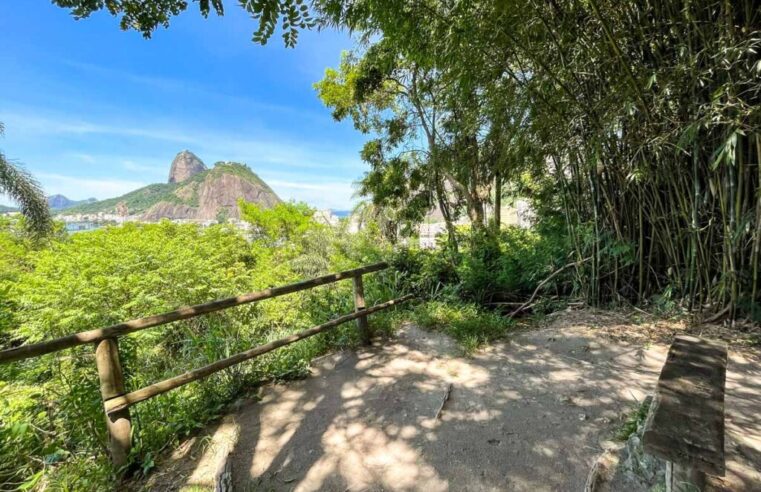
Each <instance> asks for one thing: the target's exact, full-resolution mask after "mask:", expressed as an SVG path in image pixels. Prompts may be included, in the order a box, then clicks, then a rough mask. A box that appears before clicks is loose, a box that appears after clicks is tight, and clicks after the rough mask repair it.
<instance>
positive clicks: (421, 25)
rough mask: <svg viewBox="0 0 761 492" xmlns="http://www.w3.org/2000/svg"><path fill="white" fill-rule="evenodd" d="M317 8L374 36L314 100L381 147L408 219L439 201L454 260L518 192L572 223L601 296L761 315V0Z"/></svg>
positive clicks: (569, 231)
mask: <svg viewBox="0 0 761 492" xmlns="http://www.w3.org/2000/svg"><path fill="white" fill-rule="evenodd" d="M316 4H317V5H318V7H320V8H322V10H321V11H322V12H323V15H324V16H325V18H326V19H327V20H328V21H329V22H333V23H336V24H338V25H346V26H349V27H351V28H352V29H355V30H357V31H359V32H361V33H363V34H364V36H365V37H364V39H365V42H364V44H362V45H361V46H360V47H358V49H357V50H356V52H355V53H352V54H348V55H344V57H343V58H342V60H341V64H340V66H339V68H338V69H337V70H328V71H327V72H326V77H325V79H324V80H323V81H321V82H320V83H319V84H317V89H318V91H319V94H320V97H321V98H322V99H323V101H324V102H325V103H326V104H327V105H328V106H329V107H330V108H331V109H332V110H333V114H334V116H335V117H336V118H338V119H343V118H352V119H353V121H354V123H355V126H356V127H357V128H358V129H359V130H360V131H363V132H367V133H368V134H369V135H373V138H372V139H371V140H370V141H369V142H368V144H367V145H366V146H365V150H364V152H363V158H364V159H365V160H366V161H367V162H368V164H369V165H370V166H371V171H370V172H369V173H368V174H367V176H366V177H365V179H364V180H363V187H364V191H365V192H366V193H367V194H368V195H370V196H372V197H373V199H374V201H375V202H376V204H378V205H380V206H383V207H387V208H391V209H392V210H396V211H398V212H397V217H398V218H399V219H400V220H411V221H415V220H417V219H419V216H420V214H421V213H422V211H424V210H426V209H427V208H428V207H430V206H431V205H432V204H436V205H438V206H439V207H440V208H441V210H442V212H443V215H444V218H445V220H447V222H448V223H450V226H449V235H450V244H451V246H452V248H453V249H454V250H456V248H457V244H456V234H455V231H454V228H453V227H452V226H451V221H452V220H453V219H455V218H456V217H457V215H458V214H459V213H462V212H461V211H464V212H466V213H467V214H468V215H469V218H470V219H471V222H472V223H473V226H474V227H473V229H474V232H475V233H477V234H480V233H479V231H486V232H487V233H488V231H487V224H486V220H485V218H486V214H484V210H485V209H487V208H488V206H492V205H497V204H498V203H499V200H500V198H501V197H502V196H503V195H506V194H507V195H510V194H514V193H518V194H521V195H523V196H527V197H529V198H530V199H531V200H532V203H533V206H534V210H535V211H536V212H537V214H538V218H539V220H540V221H541V220H546V219H549V220H556V219H561V220H562V221H563V222H564V224H565V229H566V232H565V234H566V236H567V237H568V238H569V240H570V241H571V243H570V248H569V253H570V254H569V257H568V258H567V261H568V263H569V264H572V265H571V266H573V267H574V268H573V269H569V270H568V271H569V273H572V274H574V275H575V276H576V277H577V278H578V279H579V280H580V282H578V283H577V285H576V287H577V288H576V291H577V292H578V293H579V294H580V295H583V296H584V297H585V298H586V299H587V300H588V301H589V302H591V303H600V302H609V301H615V302H618V301H621V300H627V301H630V302H646V301H648V300H649V299H653V298H666V299H673V300H674V301H676V302H680V303H682V305H683V306H684V307H685V308H688V309H692V310H694V311H707V312H708V313H720V314H727V315H729V316H730V317H736V316H738V315H747V314H753V312H754V311H755V309H756V307H757V305H758V302H759V295H761V292H759V288H758V287H759V275H758V273H759V272H758V270H759V265H758V255H759V245H760V244H761V215H760V212H761V193H759V192H758V190H759V186H761V180H760V179H759V176H761V166H759V156H760V155H761V140H759V138H760V137H759V130H760V129H761V128H760V126H761V118H759V116H760V115H761V104H759V103H761V100H760V99H759V98H760V97H761V80H760V78H759V74H760V73H761V61H760V60H759V56H758V50H759V49H760V48H761V36H760V35H759V28H761V10H759V9H758V5H757V3H755V2H752V1H748V0H746V1H738V2H710V1H709V2H686V3H685V2H682V1H666V2H644V3H642V2H623V3H621V2H613V1H600V0H594V1H590V2H579V1H576V0H568V1H561V2H535V1H533V0H516V1H509V2H446V1H444V2H440V1H423V2H419V1H396V2H381V1H375V0H363V1H351V2H331V1H326V2H316ZM338 5H342V6H343V7H344V8H336V7H337V6H338ZM475 239H476V240H481V239H482V234H481V235H477V236H476V238H475Z"/></svg>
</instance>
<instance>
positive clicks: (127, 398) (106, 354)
mask: <svg viewBox="0 0 761 492" xmlns="http://www.w3.org/2000/svg"><path fill="white" fill-rule="evenodd" d="M386 268H388V264H387V263H376V264H374V265H368V266H365V267H362V268H355V269H353V270H347V271H344V272H339V273H333V274H330V275H324V276H322V277H317V278H313V279H310V280H304V281H302V282H297V283H294V284H289V285H284V286H281V287H273V288H270V289H265V290H262V291H258V292H251V293H248V294H243V295H240V296H237V297H230V298H227V299H220V300H217V301H213V302H209V303H206V304H198V305H195V306H187V307H181V308H179V309H176V310H174V311H170V312H167V313H163V314H158V315H155V316H148V317H145V318H139V319H134V320H132V321H126V322H124V323H119V324H116V325H112V326H108V327H105V328H99V329H96V330H89V331H83V332H80V333H75V334H73V335H68V336H65V337H61V338H56V339H54V340H48V341H44V342H39V343H33V344H29V345H22V346H20V347H14V348H11V349H7V350H3V351H0V364H4V363H8V362H13V361H18V360H22V359H29V358H33V357H39V356H41V355H45V354H49V353H52V352H57V351H59V350H64V349H67V348H71V347H76V346H78V345H84V344H88V343H94V344H96V347H95V364H96V366H97V369H98V377H99V379H100V392H101V398H102V399H103V408H104V410H105V414H106V425H107V428H108V432H109V435H110V451H111V459H112V461H113V463H114V465H115V466H116V467H117V468H121V467H123V466H124V465H126V464H127V460H128V456H129V451H130V447H131V440H130V433H131V427H132V424H131V420H130V413H129V407H130V406H131V405H134V404H136V403H138V402H141V401H144V400H147V399H149V398H153V397H154V396H157V395H160V394H162V393H166V392H167V391H171V390H173V389H176V388H179V387H180V386H184V385H186V384H188V383H191V382H193V381H198V380H199V379H203V378H205V377H208V376H210V375H212V374H214V373H216V372H219V371H221V370H223V369H226V368H228V367H231V366H233V365H236V364H240V363H241V362H244V361H247V360H250V359H253V358H255V357H258V356H260V355H262V354H266V353H267V352H271V351H273V350H275V349H277V348H280V347H283V346H285V345H289V344H291V343H294V342H297V341H299V340H303V339H305V338H309V337H311V336H314V335H317V334H318V333H322V332H324V331H327V330H329V329H331V328H335V327H336V326H338V325H341V324H343V323H347V322H349V321H352V320H357V327H358V329H359V331H360V336H361V339H362V342H363V343H369V341H370V332H369V328H368V324H367V316H368V315H370V314H372V313H375V312H378V311H382V310H384V309H388V308H390V307H391V306H394V305H396V304H400V303H402V302H405V301H408V300H410V299H412V297H413V296H412V295H406V296H403V297H400V298H398V299H393V300H390V301H387V302H384V303H382V304H378V305H376V306H372V307H369V308H368V307H366V306H365V293H364V285H363V281H362V276H363V275H365V274H368V273H373V272H377V271H380V270H384V269H386ZM344 279H352V280H353V282H354V312H353V313H351V314H346V315H344V316H340V317H338V318H335V319H333V320H330V321H328V322H326V323H323V324H320V325H317V326H314V327H312V328H309V329H306V330H303V331H300V332H298V333H294V334H292V335H289V336H287V337H284V338H281V339H279V340H274V341H272V342H269V343H266V344H264V345H260V346H258V347H254V348H251V349H249V350H246V351H244V352H241V353H239V354H236V355H233V356H232V357H228V358H226V359H222V360H219V361H216V362H213V363H211V364H209V365H206V366H203V367H200V368H198V369H193V370H191V371H188V372H186V373H184V374H180V375H179V376H175V377H172V378H169V379H166V380H164V381H160V382H158V383H154V384H151V385H149V386H146V387H145V388H140V389H138V390H135V391H131V392H127V390H126V388H125V386H124V375H123V372H122V367H121V361H120V359H119V349H118V345H117V337H120V336H122V335H127V334H129V333H134V332H136V331H139V330H144V329H146V328H151V327H154V326H160V325H165V324H168V323H172V322H174V321H179V320H184V319H189V318H194V317H196V316H201V315H203V314H208V313H213V312H216V311H222V310H225V309H229V308H232V307H236V306H241V305H243V304H249V303H252V302H257V301H262V300H264V299H271V298H273V297H279V296H283V295H286V294H292V293H294V292H299V291H303V290H308V289H312V288H314V287H318V286H320V285H325V284H330V283H334V282H338V281H340V280H344Z"/></svg>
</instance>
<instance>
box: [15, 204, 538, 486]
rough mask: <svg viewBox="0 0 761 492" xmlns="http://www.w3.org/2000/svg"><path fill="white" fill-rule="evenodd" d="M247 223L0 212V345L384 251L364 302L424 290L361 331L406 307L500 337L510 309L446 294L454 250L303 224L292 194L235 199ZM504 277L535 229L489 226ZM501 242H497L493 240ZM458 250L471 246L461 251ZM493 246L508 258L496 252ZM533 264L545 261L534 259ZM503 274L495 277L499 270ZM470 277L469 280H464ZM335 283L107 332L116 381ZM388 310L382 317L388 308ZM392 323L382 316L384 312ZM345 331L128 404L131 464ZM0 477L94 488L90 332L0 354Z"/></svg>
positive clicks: (282, 314) (302, 313)
mask: <svg viewBox="0 0 761 492" xmlns="http://www.w3.org/2000/svg"><path fill="white" fill-rule="evenodd" d="M240 206H241V211H242V216H243V218H244V220H246V221H248V222H249V223H250V224H251V225H252V227H253V229H252V230H253V232H252V233H251V235H249V236H246V235H244V234H243V233H241V232H240V231H239V230H237V229H234V228H232V227H230V226H227V225H215V226H212V227H208V228H201V227H199V226H196V225H177V224H172V223H170V222H162V223H159V224H134V223H128V224H125V225H123V226H119V227H106V228H104V229H100V230H96V231H92V232H86V233H78V234H73V235H67V234H66V233H65V232H63V231H62V230H60V228H59V229H58V232H56V233H55V234H54V235H52V236H50V237H48V238H47V239H46V240H44V241H40V240H39V239H37V238H35V237H34V236H30V235H29V233H28V232H27V231H26V229H25V228H24V227H23V224H22V223H21V222H22V221H16V220H11V219H8V218H5V219H0V347H9V346H14V345H17V344H19V343H32V342H36V341H40V340H44V339H50V338H53V337H57V336H62V335H66V334H70V333H74V332H78V331H83V330H87V329H91V328H96V327H102V326H107V325H110V324H114V323H117V322H119V321H123V320H128V319H134V318H138V317H142V316H147V315H151V314H157V313H161V312H165V311H169V310H172V309H173V308H176V307H177V306H180V305H191V304H198V303H202V302H206V301H209V300H212V299H218V298H223V297H229V296H232V295H236V294H240V293H243V292H250V291H255V290H261V289H263V288H266V287H270V286H275V285H283V284H287V283H291V282H295V281H298V280H302V279H306V278H311V277H315V276H318V275H321V274H325V273H328V272H334V271H340V270H345V269H350V268H354V267H357V266H360V265H365V264H369V263H374V262H376V261H379V260H381V259H385V260H390V261H391V262H392V263H393V268H392V269H391V270H389V271H386V272H379V273H375V274H372V275H369V276H367V277H366V281H365V282H366V284H365V285H366V286H365V290H366V296H367V300H368V304H370V305H372V304H374V303H376V302H378V301H383V300H388V299H390V298H393V297H397V296H399V295H401V294H402V293H406V292H414V293H417V294H418V295H420V297H421V298H430V299H431V302H425V303H422V304H419V305H417V306H416V307H414V309H413V310H412V311H411V312H409V311H407V312H390V313H385V312H384V313H378V314H375V315H373V316H372V317H371V319H370V321H371V328H372V329H373V330H374V331H375V332H376V334H384V333H388V332H389V331H390V330H392V329H393V328H394V327H395V326H398V321H400V320H401V319H403V318H412V319H414V320H415V321H417V322H418V323H419V324H421V325H422V326H425V327H428V328H432V329H442V330H444V331H445V332H447V333H449V334H450V335H452V336H453V337H454V338H455V339H456V340H458V341H459V342H461V344H462V346H463V348H464V350H465V351H466V352H467V351H472V350H473V349H475V348H477V347H478V346H479V345H481V344H483V343H485V342H488V341H489V340H493V339H495V338H497V337H500V336H503V335H504V334H505V333H506V332H507V330H509V328H510V326H511V322H510V321H509V320H508V319H506V318H504V317H502V316H499V315H496V314H491V313H487V312H484V311H483V310H482V309H480V308H479V307H478V306H477V304H475V303H472V302H468V301H463V300H462V298H471V299H476V298H478V296H479V295H480V294H479V293H478V291H477V290H476V289H473V286H475V285H477V284H479V282H480V281H479V280H478V278H484V277H486V275H487V272H485V271H483V268H484V267H483V266H482V265H481V264H480V263H478V260H477V258H475V257H473V256H472V255H470V254H466V253H465V252H463V254H462V259H461V260H460V261H458V262H457V263H456V264H452V263H451V262H450V261H449V260H447V261H445V262H442V257H441V256H440V255H437V254H436V253H435V252H431V251H428V252H426V251H420V250H417V249H415V248H412V249H409V248H397V249H396V250H393V249H392V248H391V245H390V244H389V243H388V242H386V241H384V239H383V237H382V235H381V234H380V229H379V228H378V226H377V224H375V223H367V224H365V226H364V228H363V230H362V231H361V232H360V233H356V234H347V233H346V232H345V224H344V225H341V226H339V227H336V228H333V227H328V226H325V225H322V224H319V223H317V222H315V220H314V219H313V218H312V215H313V213H314V211H313V210H312V209H310V208H309V207H307V206H306V205H303V204H290V203H281V204H279V205H277V206H275V207H274V208H272V209H262V208H260V207H258V206H256V205H253V204H248V203H241V204H240ZM505 237H506V239H507V240H508V243H510V241H512V243H511V244H508V243H506V244H504V245H503V247H506V248H507V249H509V251H513V253H512V254H506V255H505V259H503V260H502V261H503V265H504V266H503V270H502V275H503V276H504V279H503V281H504V282H513V283H512V284H510V285H511V286H513V285H515V284H514V282H516V280H515V278H521V279H522V280H518V282H520V281H528V282H530V279H527V278H526V277H513V273H515V272H514V271H513V269H514V268H516V265H517V264H518V261H519V259H518V258H519V255H525V254H526V249H525V247H524V248H523V249H521V248H520V247H519V243H520V244H524V245H528V244H531V243H532V241H535V239H536V238H534V237H532V234H531V233H529V232H526V231H521V232H519V231H514V233H513V234H510V233H507V232H506V234H505ZM508 246H509V247H508ZM471 257H473V259H472V260H470V258H471ZM508 258H509V260H508ZM545 268H546V265H545ZM500 285H501V286H502V287H505V286H506V284H500ZM469 286H470V287H469ZM351 289H352V286H351V282H340V283H337V284H331V285H329V286H323V287H319V288H317V289H314V290H310V291H305V292H301V293H298V294H293V295H289V296H285V297H280V298H275V299H271V300H267V301H264V302H261V303H255V304H252V305H246V306H242V307H238V308H234V309H231V310H226V311H222V312H219V313H216V314H211V315H207V316H203V317H199V318H195V319H192V320H188V321H183V322H177V323H173V324H171V325H168V326H163V327H157V328H153V329H149V330H144V331H140V332H137V333H134V334H131V335H129V336H125V337H122V338H120V340H119V350H120V355H121V357H122V364H123V366H124V371H125V376H126V385H127V387H128V388H130V389H137V388H139V387H143V386H145V385H147V384H151V383H153V382H156V381H159V380H162V379H166V378H167V377H171V376H174V375H177V374H179V373H181V372H183V371H185V370H189V369H192V368H196V367H199V366H202V365H204V364H208V363H210V362H212V361H216V360H219V359H222V358H224V357H227V356H230V355H233V354H235V353H238V352H240V351H242V350H245V349H248V348H251V347H252V346H256V345H260V344H262V343H265V342H267V341H270V340H273V339H277V338H281V337H282V336H284V334H286V333H292V332H294V331H298V330H299V329H303V328H306V327H309V326H313V325H315V324H319V323H321V322H324V321H327V320H329V319H331V318H333V317H335V316H337V315H339V314H344V313H348V312H351V311H352V310H353V296H352V290H351ZM393 320H396V321H393ZM392 321H393V322H392ZM358 341H359V336H358V333H357V330H356V328H355V325H354V324H353V323H351V324H347V325H343V326H341V327H339V328H338V329H336V330H334V331H330V332H328V333H326V334H322V335H320V336H317V337H314V338H310V339H307V340H304V341H301V342H299V343H297V344H294V345H290V346H288V347H285V348H282V349H279V350H277V351H275V352H272V353H270V354H267V355H266V356H264V357H260V358H257V359H255V360H253V361H251V362H247V363H244V364H242V365H240V366H236V367H233V368H230V369H228V370H225V371H223V372H221V373H219V374H217V375H215V376H213V377H211V378H208V379H206V380H202V381H200V382H198V383H193V384H191V385H188V386H184V387H182V388H180V389H177V390H175V391H172V392H170V393H167V394H165V395H162V396H160V397H157V398H155V399H152V400H149V401H146V402H143V403H141V404H139V405H137V406H135V407H133V408H132V415H133V426H134V428H133V449H132V454H131V456H130V459H131V463H132V466H133V467H134V468H135V469H136V471H138V472H139V473H144V472H148V471H149V470H150V469H151V468H152V467H153V466H154V462H155V459H156V458H157V456H158V455H159V454H160V453H161V452H162V451H163V450H165V449H167V448H171V446H172V445H173V444H175V443H177V441H178V440H179V439H180V438H182V437H183V436H186V435H188V434H190V433H191V432H193V431H195V430H196V429H197V428H198V427H200V426H202V425H203V424H204V423H205V422H207V421H209V420H211V419H214V418H215V417H217V416H219V415H220V414H221V413H222V411H223V410H224V407H225V405H226V404H227V403H229V402H231V401H233V400H235V399H236V398H238V397H240V396H241V395H242V394H244V393H245V392H246V391H250V390H251V389H253V388H255V387H256V385H258V384H260V383H261V382H263V381H267V380H271V379H283V378H294V377H301V376H303V375H304V374H306V372H307V370H308V363H309V361H310V360H311V359H312V358H314V357H315V356H317V355H319V354H321V353H324V352H325V351H327V350H330V349H336V348H340V347H345V346H352V345H354V344H356V343H358ZM0 403H2V405H0V487H1V488H2V489H3V490H9V489H15V488H17V487H22V488H30V487H33V486H37V487H42V486H47V487H51V488H54V489H64V490H83V489H88V490H94V489H99V488H107V487H108V484H109V483H111V481H112V480H113V477H114V473H115V472H116V470H113V469H112V468H111V466H110V462H109V460H108V454H107V447H106V444H107V436H106V433H105V423H104V420H103V410H102V404H101V401H100V393H99V389H98V377H97V374H96V372H95V363H94V352H93V348H92V347H91V346H82V347H78V348H76V349H69V350H65V351H62V352H58V353H55V354H50V355H47V356H43V357H40V358H36V359H29V360H26V361H23V362H17V363H12V364H9V365H2V366H0Z"/></svg>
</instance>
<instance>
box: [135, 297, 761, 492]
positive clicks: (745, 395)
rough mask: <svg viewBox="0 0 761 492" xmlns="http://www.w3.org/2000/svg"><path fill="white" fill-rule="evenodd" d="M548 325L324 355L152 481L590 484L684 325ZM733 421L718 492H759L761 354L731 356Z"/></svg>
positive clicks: (602, 319)
mask: <svg viewBox="0 0 761 492" xmlns="http://www.w3.org/2000/svg"><path fill="white" fill-rule="evenodd" d="M544 326H545V327H544V328H540V329H532V330H529V331H524V332H521V333H518V334H516V335H514V336H512V337H511V338H510V339H509V340H507V341H504V342H500V343H497V344H494V345H492V346H489V347H487V348H486V349H484V350H482V351H480V352H479V353H477V354H476V355H475V356H473V357H468V358H465V357H461V356H460V355H459V354H460V352H459V349H458V348H457V346H456V344H455V343H454V342H453V341H451V340H449V339H448V338H446V337H445V336H443V335H441V334H438V333H430V332H426V331H423V330H421V329H418V328H417V327H415V326H413V325H406V326H405V327H404V328H403V329H402V330H401V332H400V333H399V334H398V336H397V337H396V338H394V339H392V340H390V341H384V342H382V343H379V344H377V345H375V346H373V347H371V348H368V349H366V350H361V351H359V352H356V353H354V352H342V353H337V354H332V355H330V356H327V357H324V358H322V359H320V360H318V361H316V362H315V364H314V367H313V374H312V376H311V377H309V378H307V379H305V380H302V381H296V382H292V383H288V384H276V385H268V386H266V387H264V388H262V391H261V392H260V395H259V398H251V399H248V400H241V401H239V402H238V403H237V404H236V405H235V406H234V408H233V410H232V412H231V413H230V414H229V415H227V416H226V417H225V418H224V419H223V420H222V421H221V422H220V423H218V424H217V425H215V426H212V427H210V428H209V429H208V430H207V431H206V432H205V433H203V434H201V435H199V436H197V437H195V438H193V439H191V440H189V441H187V442H186V443H184V444H183V446H181V447H180V448H179V449H178V450H177V451H175V453H174V454H173V455H172V456H171V457H169V458H167V459H166V460H165V462H164V463H162V464H161V465H160V466H159V469H158V471H157V472H156V473H154V474H153V475H152V477H151V478H150V480H149V481H148V482H147V483H144V484H141V486H142V487H144V488H148V489H151V490H178V489H185V490H206V489H210V488H212V487H213V485H214V480H215V476H216V474H217V473H218V471H219V470H220V469H221V467H222V466H223V465H224V463H225V462H228V463H229V465H230V470H231V472H232V481H233V483H234V490H236V491H239V490H240V491H247V490H252V491H253V490H257V491H258V490H263V491H269V490H277V491H279V490H283V491H291V490H294V491H317V490H327V491H341V492H343V491H376V490H377V491H381V490H424V491H426V492H436V491H446V490H452V491H465V490H468V491H487V490H510V491H545V490H547V491H549V490H557V491H580V490H583V488H584V483H585V480H586V477H587V474H588V472H589V470H590V467H591V466H592V464H593V462H594V461H595V459H596V457H597V456H598V455H599V454H600V453H601V452H602V451H603V450H604V449H606V448H607V447H609V446H610V444H611V442H610V440H611V439H612V438H613V436H614V435H615V433H616V431H617V430H618V429H619V428H620V427H621V425H622V422H623V419H624V418H625V416H626V415H627V414H629V412H631V411H632V410H633V409H635V408H636V407H637V406H638V405H639V402H640V401H642V399H643V398H644V397H645V396H646V395H647V394H651V393H652V391H653V388H654V385H655V382H656V381H657V378H658V374H659V372H660V368H661V366H662V364H663V361H664V359H665V355H666V351H667V347H668V345H667V343H668V340H669V338H670V337H671V336H673V334H674V333H675V332H679V331H681V330H683V329H684V327H682V326H681V325H673V324H672V325H668V326H664V325H659V324H658V323H639V324H636V325H633V324H631V323H630V322H629V321H628V320H626V319H621V317H620V316H618V315H614V314H611V315H608V314H605V313H595V312H592V311H579V312H564V313H559V314H556V315H555V316H552V317H551V318H549V319H548V320H547V321H546V323H545V324H544ZM702 334H703V335H706V336H711V337H713V338H722V337H723V334H724V332H723V331H722V330H721V329H714V330H713V331H712V332H710V333H708V332H706V333H702ZM450 385H451V392H449V389H450ZM448 393H449V398H448V399H447V398H446V396H447V394H448ZM445 400H446V401H445ZM442 402H444V405H443V408H442ZM439 409H441V412H440V418H436V415H437V413H438V412H439ZM726 426H727V440H726V451H727V467H728V472H727V476H726V477H725V478H724V480H722V481H721V482H717V483H715V487H716V489H717V490H731V491H751V490H761V472H760V471H759V470H761V361H759V358H758V357H757V355H756V354H755V353H754V352H752V351H750V350H730V364H729V369H728V375H727V394H726Z"/></svg>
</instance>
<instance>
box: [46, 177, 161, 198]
mask: <svg viewBox="0 0 761 492" xmlns="http://www.w3.org/2000/svg"><path fill="white" fill-rule="evenodd" d="M35 177H36V178H37V179H38V180H39V181H40V183H41V184H42V187H43V189H44V190H45V192H46V193H47V194H56V193H59V194H61V195H64V196H66V197H68V198H70V199H72V200H84V199H85V198H90V197H95V198H97V199H98V200H103V199H105V198H114V197H117V196H119V195H123V194H125V193H128V192H130V191H133V190H136V189H138V188H142V187H143V186H146V185H147V184H148V183H144V182H141V181H129V180H119V179H97V178H80V177H74V176H64V175H61V174H52V173H37V174H35Z"/></svg>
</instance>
